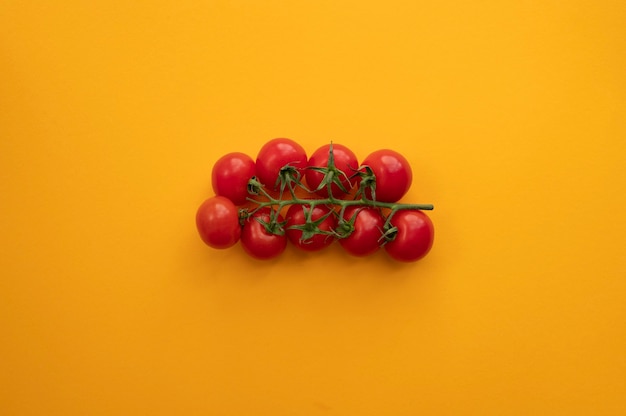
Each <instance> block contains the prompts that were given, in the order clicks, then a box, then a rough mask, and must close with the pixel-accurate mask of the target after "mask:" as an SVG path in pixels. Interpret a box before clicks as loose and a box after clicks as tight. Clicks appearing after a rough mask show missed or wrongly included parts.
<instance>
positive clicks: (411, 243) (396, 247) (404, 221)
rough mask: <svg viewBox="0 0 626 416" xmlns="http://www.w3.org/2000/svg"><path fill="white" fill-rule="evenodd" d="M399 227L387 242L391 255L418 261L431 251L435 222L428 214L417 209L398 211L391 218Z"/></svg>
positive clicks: (388, 251)
mask: <svg viewBox="0 0 626 416" xmlns="http://www.w3.org/2000/svg"><path fill="white" fill-rule="evenodd" d="M391 225H392V226H394V227H396V228H397V233H396V235H395V238H394V239H393V240H392V241H389V242H388V243H387V244H385V250H387V253H389V255H390V256H391V257H392V258H394V259H396V260H399V261H407V262H409V261H416V260H419V259H421V258H422V257H424V256H425V255H426V254H428V252H429V251H430V248H431V247H432V245H433V239H434V237H435V229H434V227H433V223H432V221H431V220H430V218H428V216H427V215H426V214H424V213H423V212H422V211H417V210H402V211H398V212H396V213H395V214H394V216H393V217H392V218H391Z"/></svg>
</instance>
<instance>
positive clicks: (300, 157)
mask: <svg viewBox="0 0 626 416" xmlns="http://www.w3.org/2000/svg"><path fill="white" fill-rule="evenodd" d="M286 165H289V166H292V167H294V168H297V169H299V170H302V169H304V168H306V166H307V157H306V152H305V151H304V149H303V148H302V146H300V145H299V144H298V143H296V142H294V141H293V140H291V139H273V140H270V141H269V142H267V143H265V145H264V146H263V147H262V148H261V150H260V151H259V154H258V155H257V158H256V174H257V177H258V179H259V182H261V183H262V184H263V185H265V186H266V187H267V188H269V189H274V190H276V189H278V186H277V182H276V181H277V180H278V174H279V173H280V171H281V169H282V168H284V167H285V166H286Z"/></svg>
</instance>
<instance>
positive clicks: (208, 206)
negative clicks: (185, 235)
mask: <svg viewBox="0 0 626 416" xmlns="http://www.w3.org/2000/svg"><path fill="white" fill-rule="evenodd" d="M196 227H197V228H198V232H199V233H200V238H202V241H204V242H205V243H206V244H208V245H209V246H211V247H213V248H228V247H231V246H233V245H235V243H237V241H239V237H240V236H241V226H240V224H239V211H238V210H237V207H236V206H235V204H233V203H232V201H231V200H230V199H228V198H226V197H223V196H214V197H212V198H209V199H207V200H206V201H204V202H203V203H202V205H200V207H199V208H198V211H197V212H196Z"/></svg>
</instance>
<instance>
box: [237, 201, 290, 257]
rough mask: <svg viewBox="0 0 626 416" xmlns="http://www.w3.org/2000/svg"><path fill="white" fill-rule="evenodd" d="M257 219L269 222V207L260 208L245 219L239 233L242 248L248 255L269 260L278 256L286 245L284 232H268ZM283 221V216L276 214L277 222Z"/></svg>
mask: <svg viewBox="0 0 626 416" xmlns="http://www.w3.org/2000/svg"><path fill="white" fill-rule="evenodd" d="M258 220H261V221H263V222H265V223H269V221H270V211H269V209H261V210H259V211H257V212H256V213H254V215H253V216H252V217H249V218H248V219H246V221H245V223H244V225H243V231H242V233H241V245H242V246H243V249H244V250H245V252H246V253H248V254H249V255H250V256H252V257H254V258H255V259H259V260H269V259H272V258H274V257H277V256H279V255H280V254H281V253H282V252H283V251H285V248H286V247H287V237H285V235H284V234H283V235H277V234H272V233H270V232H268V231H267V229H266V228H265V226H264V225H263V224H261V223H260V222H259V221H258ZM283 221H284V219H283V217H281V216H280V215H278V216H277V222H279V223H281V222H283Z"/></svg>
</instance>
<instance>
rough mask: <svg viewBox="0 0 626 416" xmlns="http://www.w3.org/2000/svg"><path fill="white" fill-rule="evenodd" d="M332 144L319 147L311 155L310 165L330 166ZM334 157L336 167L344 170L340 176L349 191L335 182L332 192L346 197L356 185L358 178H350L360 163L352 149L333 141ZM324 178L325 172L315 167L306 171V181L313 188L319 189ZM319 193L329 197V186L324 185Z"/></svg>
mask: <svg viewBox="0 0 626 416" xmlns="http://www.w3.org/2000/svg"><path fill="white" fill-rule="evenodd" d="M329 150H330V145H329V144H327V145H325V146H322V147H320V148H319V149H317V150H316V151H315V152H313V154H312V155H311V157H310V158H309V167H316V168H325V167H327V166H328V158H329V156H330V152H329ZM333 157H334V160H335V167H336V168H337V169H338V170H339V171H341V172H343V174H341V173H339V175H338V177H339V180H340V182H341V184H342V185H343V187H344V188H345V189H346V190H347V191H348V193H346V192H344V191H342V190H341V188H340V187H339V186H338V185H337V184H336V183H333V184H332V186H331V192H332V193H333V197H335V198H338V199H344V198H346V197H347V196H348V194H349V192H350V189H351V188H352V187H353V186H354V185H355V183H356V178H353V179H348V178H350V177H351V176H352V175H353V174H354V173H355V172H356V171H357V170H358V168H359V163H358V162H357V158H356V155H355V154H354V153H353V152H352V150H350V149H348V148H347V147H346V146H343V145H340V144H335V143H333ZM323 179H324V174H323V173H322V172H319V171H317V170H314V169H307V171H306V181H307V184H308V185H309V188H310V189H311V190H315V189H317V187H318V186H319V185H320V183H322V180H323ZM316 193H317V194H318V195H320V196H321V197H323V198H328V188H327V187H323V188H321V189H320V190H318V191H316Z"/></svg>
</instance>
